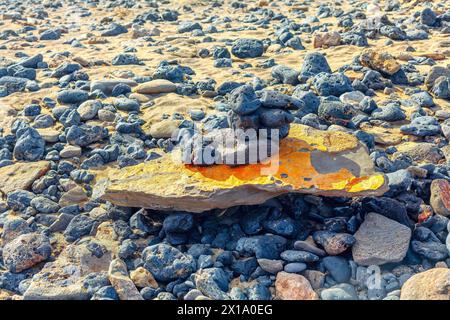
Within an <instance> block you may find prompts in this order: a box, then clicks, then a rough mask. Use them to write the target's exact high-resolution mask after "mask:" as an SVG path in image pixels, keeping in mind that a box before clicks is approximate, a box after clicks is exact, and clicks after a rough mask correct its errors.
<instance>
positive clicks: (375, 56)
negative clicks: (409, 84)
mask: <svg viewBox="0 0 450 320" xmlns="http://www.w3.org/2000/svg"><path fill="white" fill-rule="evenodd" d="M359 61H360V62H361V64H362V65H363V66H365V67H368V68H371V69H374V70H376V71H379V72H382V73H384V74H388V75H393V74H394V73H396V72H397V71H399V70H400V67H401V65H400V63H398V62H397V61H396V60H395V58H394V57H393V56H391V55H390V54H388V53H385V52H379V51H375V50H372V49H366V50H364V51H363V52H362V53H361V56H360V57H359Z"/></svg>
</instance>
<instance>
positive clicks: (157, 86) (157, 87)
mask: <svg viewBox="0 0 450 320" xmlns="http://www.w3.org/2000/svg"><path fill="white" fill-rule="evenodd" d="M176 90H177V86H176V85H175V84H174V83H173V82H171V81H169V80H165V79H156V80H152V81H149V82H144V83H141V84H139V85H138V86H137V87H135V88H134V92H137V93H142V94H158V93H169V92H175V91H176Z"/></svg>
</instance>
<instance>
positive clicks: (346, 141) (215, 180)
mask: <svg viewBox="0 0 450 320" xmlns="http://www.w3.org/2000/svg"><path fill="white" fill-rule="evenodd" d="M358 147H360V145H359V143H358V141H357V139H356V138H355V137H354V136H351V135H349V134H347V133H343V132H332V133H331V132H325V131H319V130H315V129H312V128H310V127H306V126H303V125H298V124H294V125H292V128H291V130H290V133H289V136H288V137H287V138H285V139H283V140H281V142H280V152H279V168H278V170H277V171H276V172H274V173H273V174H262V171H261V170H262V169H263V168H266V169H267V168H269V166H270V163H268V164H261V163H257V164H248V165H241V166H228V165H224V164H218V165H210V166H195V165H182V164H177V163H176V162H173V161H172V159H171V158H170V157H167V156H164V157H162V158H159V159H156V160H154V161H151V162H147V163H143V164H139V165H136V166H133V167H127V168H124V169H122V170H120V171H116V172H114V173H110V174H109V177H110V179H111V180H112V185H110V186H109V188H108V189H109V190H111V191H113V190H133V189H134V190H136V188H139V189H142V188H145V186H143V185H142V184H146V182H148V184H149V188H151V189H152V193H156V194H157V193H160V192H162V193H165V194H167V193H169V194H170V195H172V196H173V195H177V194H178V195H182V194H183V193H185V192H186V191H185V187H186V186H192V187H194V186H195V188H196V189H197V190H199V191H206V192H209V191H214V190H215V189H218V188H220V189H228V188H234V187H239V186H243V185H255V186H257V187H258V186H261V187H262V188H261V189H264V185H269V186H271V187H272V188H271V189H273V186H274V185H277V186H279V187H281V188H282V189H286V188H290V189H292V191H295V190H300V189H309V188H316V189H319V190H324V191H327V190H342V191H346V192H349V193H360V192H364V191H370V190H378V189H380V188H381V187H383V186H384V185H385V183H386V181H385V178H384V175H382V174H378V173H375V174H372V175H367V176H364V175H363V176H359V177H356V176H355V175H354V174H352V172H351V171H350V170H349V169H347V168H345V167H340V168H339V169H338V170H336V171H335V172H327V173H319V172H318V170H317V169H316V168H315V167H314V165H313V163H312V161H311V152H312V151H315V150H316V151H318V152H320V151H323V152H327V153H331V154H333V153H339V154H342V152H346V151H349V152H351V151H352V150H353V149H357V148H358ZM327 160H328V159H325V160H324V161H327ZM330 161H332V160H330ZM325 165H326V163H325ZM330 165H332V163H330ZM135 177H140V178H138V180H135V179H133V178H135ZM137 184H139V186H137ZM157 186H161V190H158V188H157ZM183 190H184V191H183Z"/></svg>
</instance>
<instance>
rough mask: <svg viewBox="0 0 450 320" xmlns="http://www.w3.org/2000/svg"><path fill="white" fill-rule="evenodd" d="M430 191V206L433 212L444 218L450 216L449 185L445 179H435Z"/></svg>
mask: <svg viewBox="0 0 450 320" xmlns="http://www.w3.org/2000/svg"><path fill="white" fill-rule="evenodd" d="M430 189H431V197H430V204H431V207H432V208H433V210H434V212H435V213H437V214H440V215H442V216H444V217H448V216H450V183H449V182H448V181H447V180H445V179H436V180H433V182H432V183H431V188H430Z"/></svg>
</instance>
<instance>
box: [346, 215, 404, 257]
mask: <svg viewBox="0 0 450 320" xmlns="http://www.w3.org/2000/svg"><path fill="white" fill-rule="evenodd" d="M355 238H356V243H355V244H354V245H353V248H352V253H353V259H354V260H355V262H356V263H357V264H359V265H364V266H368V265H381V264H385V263H389V262H399V261H402V260H403V258H404V257H405V256H406V252H407V251H408V247H409V240H410V239H411V229H410V228H408V227H406V226H404V225H403V224H400V223H398V222H397V221H394V220H391V219H388V218H386V217H384V216H382V215H379V214H377V213H373V212H371V213H368V214H367V215H366V217H365V219H364V222H363V223H362V224H361V226H360V227H359V229H358V231H357V232H356V233H355Z"/></svg>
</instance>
